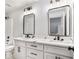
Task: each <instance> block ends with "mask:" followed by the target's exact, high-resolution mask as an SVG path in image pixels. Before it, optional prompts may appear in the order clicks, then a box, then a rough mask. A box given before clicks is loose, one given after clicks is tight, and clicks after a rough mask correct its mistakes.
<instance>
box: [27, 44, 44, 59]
mask: <svg viewBox="0 0 79 59" xmlns="http://www.w3.org/2000/svg"><path fill="white" fill-rule="evenodd" d="M43 57H44V56H43V45H42V44H38V43H27V59H43Z"/></svg>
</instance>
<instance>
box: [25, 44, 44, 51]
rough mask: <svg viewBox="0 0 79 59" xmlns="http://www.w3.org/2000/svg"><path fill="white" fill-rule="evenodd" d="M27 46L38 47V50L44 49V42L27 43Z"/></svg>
mask: <svg viewBox="0 0 79 59" xmlns="http://www.w3.org/2000/svg"><path fill="white" fill-rule="evenodd" d="M26 44H27V47H29V48H33V49H37V50H43V44H38V43H26Z"/></svg>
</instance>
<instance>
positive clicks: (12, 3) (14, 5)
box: [5, 0, 37, 13]
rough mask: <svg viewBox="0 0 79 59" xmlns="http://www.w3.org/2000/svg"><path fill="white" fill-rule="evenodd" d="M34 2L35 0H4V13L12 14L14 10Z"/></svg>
mask: <svg viewBox="0 0 79 59" xmlns="http://www.w3.org/2000/svg"><path fill="white" fill-rule="evenodd" d="M36 1H37V0H5V12H6V13H9V12H12V11H13V10H16V9H18V8H21V7H23V6H25V5H27V4H30V3H33V2H36Z"/></svg>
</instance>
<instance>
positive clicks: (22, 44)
mask: <svg viewBox="0 0 79 59" xmlns="http://www.w3.org/2000/svg"><path fill="white" fill-rule="evenodd" d="M15 46H22V47H25V46H26V44H25V42H24V41H19V40H15Z"/></svg>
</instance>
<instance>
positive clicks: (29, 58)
mask: <svg viewBox="0 0 79 59" xmlns="http://www.w3.org/2000/svg"><path fill="white" fill-rule="evenodd" d="M27 59H35V58H33V57H27Z"/></svg>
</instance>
